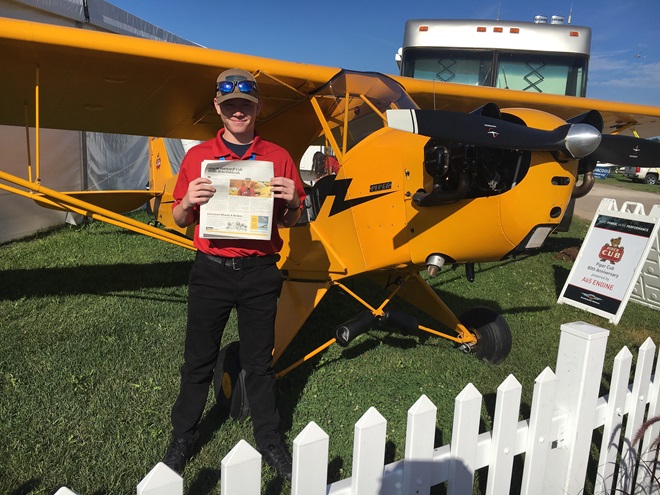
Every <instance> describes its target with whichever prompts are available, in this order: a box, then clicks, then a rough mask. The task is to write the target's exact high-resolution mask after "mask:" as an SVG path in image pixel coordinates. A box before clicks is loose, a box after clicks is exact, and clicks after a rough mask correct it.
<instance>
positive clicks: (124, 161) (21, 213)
mask: <svg viewBox="0 0 660 495" xmlns="http://www.w3.org/2000/svg"><path fill="white" fill-rule="evenodd" d="M0 17H8V18H13V19H22V20H29V21H34V22H43V23H49V24H56V25H60V26H69V27H78V28H80V29H91V30H96V31H104V32H114V33H118V34H124V35H131V36H139V37H143V38H149V39H156V40H161V41H169V42H172V43H182V44H188V45H194V43H192V42H190V41H187V40H185V39H183V38H180V37H178V36H176V35H174V34H172V33H169V32H167V31H165V30H163V29H161V28H159V27H157V26H154V25H153V24H149V23H148V22H146V21H143V20H142V19H139V18H137V17H135V16H133V15H131V14H129V13H128V12H126V11H124V10H122V9H120V8H118V7H115V6H114V5H112V4H110V3H108V2H105V1H103V0H87V1H83V0H0ZM9 70H10V69H9ZM30 110H32V111H34V109H30ZM40 140H41V145H40V146H41V157H40V160H41V179H42V184H44V185H45V186H46V187H49V188H51V189H55V190H58V191H67V190H68V191H71V190H87V189H91V190H107V189H143V188H145V187H146V185H147V182H148V150H147V138H146V137H141V136H127V135H120V134H102V133H96V132H78V131H61V130H53V129H41V131H40ZM29 141H30V145H31V148H32V149H31V150H30V157H31V161H32V163H34V159H35V150H34V142H35V136H34V129H31V130H30V139H29ZM168 141H169V142H168V143H167V144H168V148H170V149H172V153H171V157H170V159H171V161H172V163H173V164H175V166H176V164H177V163H179V161H180V159H181V157H182V156H183V147H182V145H181V142H180V141H178V140H168ZM26 142H27V138H26V132H25V129H24V128H21V127H11V126H0V157H1V158H0V169H2V170H3V171H4V172H8V173H10V174H13V175H16V176H18V177H21V178H24V179H27V177H28V175H27V173H28V172H27V163H28V150H27V144H26ZM177 157H178V160H177ZM177 168H178V166H177ZM177 171H178V170H174V172H177ZM64 220H65V214H64V213H62V212H58V211H55V210H47V209H44V208H41V207H39V206H37V205H36V204H35V203H33V202H31V201H29V200H28V199H25V198H23V197H19V196H17V195H14V194H12V193H8V192H5V191H2V190H0V243H3V242H8V241H10V240H13V239H18V238H21V237H24V236H27V235H30V234H33V233H35V232H37V231H39V230H42V229H44V228H47V227H50V226H53V225H57V224H61V223H63V222H64Z"/></svg>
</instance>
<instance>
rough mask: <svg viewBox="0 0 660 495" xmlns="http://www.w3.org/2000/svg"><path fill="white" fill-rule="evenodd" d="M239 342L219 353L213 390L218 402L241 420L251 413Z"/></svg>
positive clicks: (231, 414)
mask: <svg viewBox="0 0 660 495" xmlns="http://www.w3.org/2000/svg"><path fill="white" fill-rule="evenodd" d="M239 350H240V345H239V343H238V342H232V343H230V344H227V345H226V346H224V347H223V348H222V349H220V353H219V354H218V362H217V363H216V365H215V369H214V370H213V391H214V392H215V400H216V402H217V404H218V405H219V406H220V407H221V408H222V409H223V410H225V411H228V412H229V415H230V416H231V417H232V418H234V419H236V420H239V421H242V420H244V419H246V418H247V417H248V416H249V415H250V404H249V403H248V399H247V393H246V390H245V370H244V369H242V368H241V361H240V358H239Z"/></svg>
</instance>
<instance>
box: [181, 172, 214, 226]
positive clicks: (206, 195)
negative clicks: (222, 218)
mask: <svg viewBox="0 0 660 495" xmlns="http://www.w3.org/2000/svg"><path fill="white" fill-rule="evenodd" d="M213 194H215V187H213V186H212V185H211V181H210V180H209V179H206V178H204V177H198V178H196V179H194V180H192V181H191V182H190V184H188V191H187V192H186V194H185V195H184V196H183V198H182V199H181V201H180V202H179V203H178V204H177V205H176V206H174V208H172V218H173V219H174V223H176V224H177V225H178V226H179V227H182V228H183V227H188V226H189V225H192V224H193V223H195V220H196V218H195V209H196V208H197V207H198V206H199V205H203V204H205V203H208V201H209V199H211V198H212V197H213Z"/></svg>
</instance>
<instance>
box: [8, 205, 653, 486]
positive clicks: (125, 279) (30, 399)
mask: <svg viewBox="0 0 660 495" xmlns="http://www.w3.org/2000/svg"><path fill="white" fill-rule="evenodd" d="M138 217H139V218H141V219H142V220H145V218H144V217H143V215H138ZM587 227H588V224H587V223H586V222H582V221H579V220H577V219H575V220H574V222H573V226H572V228H571V229H570V230H569V232H567V233H564V234H560V235H556V236H554V235H553V236H552V237H551V238H550V239H549V241H548V242H547V243H546V246H545V247H544V248H543V249H542V250H541V251H540V252H539V253H538V254H536V255H533V256H524V257H521V258H520V259H518V260H516V261H505V262H499V263H489V264H480V265H478V266H477V267H476V281H475V282H474V283H473V284H470V283H468V282H467V281H466V279H465V276H464V272H463V270H462V269H459V270H457V271H451V270H449V269H446V270H444V271H442V272H441V273H440V274H439V275H438V276H437V277H436V278H434V279H432V280H431V284H432V286H433V287H434V288H435V290H437V291H438V293H439V294H440V295H441V297H443V299H444V300H445V302H446V303H447V304H448V305H449V307H451V308H452V309H453V310H454V311H455V313H456V314H460V313H462V312H463V311H464V310H466V309H468V308H469V307H472V306H475V305H487V306H490V307H492V308H493V309H496V310H498V311H499V312H501V313H502V314H503V315H504V317H505V318H506V320H507V321H508V323H509V325H510V327H511V330H512V333H513V349H512V351H511V354H510V355H509V357H508V358H507V359H506V360H505V361H504V362H503V363H501V364H500V365H490V364H484V363H481V362H479V361H477V360H476V359H474V358H473V357H470V356H466V355H464V354H461V353H460V352H458V351H457V350H455V349H454V348H453V346H452V345H451V343H450V342H448V341H446V340H444V339H440V338H437V337H433V336H429V335H427V334H420V333H417V332H415V333H411V334H406V333H399V332H390V331H386V330H383V329H374V330H371V331H369V332H368V333H366V334H365V335H363V336H361V337H359V338H358V339H356V340H355V341H354V342H353V343H351V344H350V346H349V347H347V348H345V349H344V348H341V347H338V346H332V347H330V348H329V349H328V350H327V351H325V352H324V353H322V354H320V355H319V356H317V357H315V358H314V359H313V360H312V361H311V362H308V363H305V364H304V365H302V366H300V367H299V368H297V369H295V370H294V371H292V372H291V373H289V374H288V375H286V376H285V377H284V378H282V379H281V380H280V382H279V396H280V397H279V398H280V403H281V412H282V422H283V428H284V430H285V432H286V434H287V435H288V441H289V443H291V442H292V441H293V439H294V438H295V436H296V435H298V433H300V431H301V430H302V429H303V428H304V427H305V426H306V425H307V424H308V423H309V422H310V421H315V422H316V423H317V424H318V425H319V426H321V428H323V429H324V430H325V431H326V432H327V433H328V434H329V436H330V456H329V460H330V463H329V478H330V479H329V481H336V480H338V479H341V478H344V477H347V476H350V474H351V465H352V450H353V442H352V440H353V426H354V424H355V422H356V421H357V420H358V419H359V418H360V416H361V415H362V414H364V412H365V411H366V410H367V409H368V408H369V407H370V406H375V407H376V408H377V409H378V410H379V411H380V413H381V414H382V415H383V416H384V417H385V418H386V419H387V420H388V426H387V431H388V444H387V450H386V461H387V462H392V461H394V460H397V459H400V458H402V457H403V452H404V446H405V430H406V414H407V410H408V409H409V408H410V407H411V406H412V405H413V404H414V402H415V401H416V400H417V399H418V398H419V397H420V395H421V394H426V395H427V396H428V397H429V398H430V399H431V400H432V401H433V402H434V403H435V404H436V405H437V406H438V420H437V430H436V445H441V444H446V443H447V442H449V441H450V440H451V425H452V418H453V407H454V398H455V397H456V395H457V394H458V393H459V392H460V391H461V390H462V389H463V387H465V386H466V385H467V384H468V383H469V382H472V383H473V384H474V385H475V386H476V387H477V388H478V389H479V390H480V391H481V393H482V394H484V408H483V413H482V425H481V429H482V431H486V430H489V429H490V426H491V418H492V415H493V408H494V403H495V393H496V389H497V387H498V385H499V384H500V383H501V382H502V381H503V380H504V379H505V378H506V377H507V376H508V375H509V374H510V373H513V374H514V375H515V376H516V378H517V379H518V380H519V381H520V382H521V383H522V385H523V407H522V411H523V413H522V416H523V417H527V415H528V414H529V407H530V404H531V394H532V387H533V382H534V379H535V378H536V376H537V375H538V374H539V373H540V372H541V371H542V370H543V369H544V368H545V367H546V366H550V367H551V368H554V365H555V361H556V356H557V347H558V341H559V333H560V325H561V324H562V323H566V322H571V321H578V320H581V321H586V322H589V323H592V324H594V325H598V326H601V327H604V328H608V329H610V331H611V334H610V338H609V343H608V356H607V362H606V364H605V372H606V377H607V374H608V373H609V371H610V370H611V366H612V359H613V357H614V355H615V354H616V353H617V352H618V351H619V350H620V349H621V347H622V346H623V345H628V346H629V348H630V349H631V350H632V351H633V353H635V351H636V348H637V347H638V346H639V345H640V344H641V343H642V342H643V341H644V340H645V339H646V338H647V337H648V336H652V337H653V338H655V339H656V340H657V332H658V322H659V321H660V316H659V315H658V313H657V311H654V310H652V309H650V308H647V307H644V306H641V305H639V304H636V303H633V302H631V303H629V304H628V307H627V309H626V311H625V313H624V315H623V318H622V320H621V322H620V323H619V325H617V326H613V325H610V324H608V323H607V321H606V320H604V319H602V318H599V317H597V316H594V315H591V314H590V313H587V312H584V311H581V310H578V309H576V308H573V307H571V306H567V305H558V304H557V303H556V301H557V297H558V294H559V292H560V290H561V288H562V287H563V284H564V281H565V280H566V278H567V277H568V273H569V271H570V269H571V262H570V261H564V260H563V259H560V257H558V256H557V255H558V253H559V252H560V251H562V250H563V249H565V248H568V247H573V246H579V245H580V243H581V242H582V239H583V238H584V235H585V234H586V230H587ZM192 258H193V253H192V252H189V251H187V250H184V249H182V248H177V247H175V246H171V245H168V244H165V243H162V242H159V241H155V240H153V239H149V238H146V237H143V236H140V235H137V234H132V233H129V232H126V231H121V230H119V229H117V228H115V227H112V226H109V225H105V224H101V223H98V222H94V223H91V224H88V225H85V226H83V227H79V228H73V227H69V226H67V227H63V228H61V229H57V230H55V231H52V232H49V233H47V234H40V235H37V236H35V237H32V238H29V239H25V240H21V241H16V242H12V243H9V244H5V245H2V246H0V273H2V284H0V311H1V313H2V319H1V320H0V337H1V338H0V397H1V400H0V435H1V438H2V442H0V472H1V473H2V476H0V493H8V494H12V495H19V494H28V493H29V494H50V493H53V492H55V490H56V489H57V488H58V487H60V486H68V487H69V488H71V489H72V490H74V491H75V492H77V493H80V494H81V495H91V494H95V495H100V494H113V495H114V494H123V493H126V494H128V493H135V486H136V485H137V484H138V483H139V481H140V480H141V479H142V478H143V477H144V475H145V474H146V473H147V472H148V471H149V470H150V469H151V468H152V467H153V466H154V465H155V464H156V463H157V462H158V461H159V460H160V459H161V458H162V455H163V453H164V450H165V448H166V445H167V441H168V435H169V430H170V424H169V412H170V407H171V405H172V403H173V401H174V399H175V397H176V394H177V391H178V383H179V367H180V365H181V360H182V352H183V340H184V331H185V319H186V317H185V315H186V291H187V276H188V271H189V268H190V264H191V262H192ZM351 288H353V289H355V290H357V291H359V292H360V293H361V294H364V295H365V297H366V298H367V299H369V300H378V298H379V297H381V295H382V293H381V291H380V289H379V288H377V287H374V286H371V285H370V284H368V283H366V282H359V281H356V282H353V283H351ZM393 304H395V305H396V306H397V307H398V308H399V309H402V310H404V311H408V312H412V313H415V315H416V316H418V317H420V318H422V319H423V315H420V314H418V313H417V312H415V311H414V310H413V309H410V308H408V307H407V306H406V305H405V304H404V303H401V302H398V301H396V300H395V301H393ZM360 309H361V308H360V307H358V306H357V304H356V303H355V302H354V300H353V299H351V298H350V297H348V296H346V295H344V294H342V293H341V292H340V291H334V290H332V291H330V293H329V294H328V296H326V298H325V299H324V300H323V301H322V302H321V304H320V306H319V308H317V310H316V311H315V312H314V313H313V314H312V316H311V317H310V319H309V320H308V322H307V323H306V324H305V326H304V327H303V329H302V330H301V332H300V333H299V334H298V336H297V337H296V338H295V339H294V341H293V342H292V344H291V345H290V346H289V348H288V349H287V351H286V352H285V353H284V355H283V357H282V359H281V360H280V363H278V368H279V369H281V368H283V367H284V366H285V365H286V364H288V363H291V362H293V361H295V360H297V359H298V358H299V357H301V356H302V355H303V354H305V353H307V352H309V351H310V350H312V349H313V348H315V347H316V346H317V345H319V344H321V343H323V342H325V341H327V340H328V339H330V338H331V337H333V336H334V335H333V330H334V328H335V326H336V325H337V324H339V323H342V322H343V321H345V320H347V319H348V318H350V317H352V316H353V315H355V314H356V313H357V312H358V311H359V310H360ZM235 339H236V330H235V323H234V321H233V320H232V321H230V324H229V327H228V329H227V331H226V333H225V338H224V341H225V342H230V341H232V340H235ZM606 384H607V383H606V379H604V385H606ZM241 438H245V439H246V440H247V441H248V442H250V443H253V438H252V429H251V425H250V423H249V421H246V422H236V421H233V420H230V419H228V418H227V417H226V414H225V413H223V412H222V411H219V410H218V408H216V407H213V406H212V401H211V400H209V404H208V408H207V414H206V416H205V419H204V420H203V422H202V425H201V448H200V451H199V453H198V454H197V456H196V457H195V458H194V459H193V460H192V461H191V463H190V464H189V466H188V467H187V469H186V472H185V486H186V491H187V493H194V494H207V493H208V494H211V493H213V494H217V493H220V483H219V477H220V461H221V459H222V458H223V457H224V456H225V455H226V454H227V453H228V451H229V450H230V449H231V448H232V447H233V446H234V445H235V444H236V443H237V442H238V441H239V440H240V439H241ZM478 483H481V485H483V484H484V481H483V479H481V480H480V481H479V482H478ZM263 484H264V493H267V494H270V495H276V494H279V493H281V492H286V491H287V490H288V489H289V487H288V484H286V483H282V482H281V481H280V480H278V479H277V478H275V477H274V476H273V473H272V471H271V470H269V469H267V468H265V469H264V477H263Z"/></svg>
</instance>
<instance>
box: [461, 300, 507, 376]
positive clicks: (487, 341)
mask: <svg viewBox="0 0 660 495" xmlns="http://www.w3.org/2000/svg"><path fill="white" fill-rule="evenodd" d="M459 320H460V321H461V323H462V324H463V325H465V327H466V328H467V329H468V330H470V331H471V332H473V333H474V334H475V335H476V337H477V345H476V349H475V355H476V357H477V359H480V360H482V361H486V362H488V363H493V364H498V363H501V362H502V361H504V359H505V358H506V357H507V356H508V355H509V352H511V343H512V337H511V329H510V328H509V325H508V324H507V322H506V320H505V319H504V317H502V315H500V314H499V313H497V312H496V311H493V310H492V309H490V308H486V307H482V306H480V307H476V308H471V309H468V310H467V311H466V312H465V313H463V314H462V315H461V317H460V318H459Z"/></svg>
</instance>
